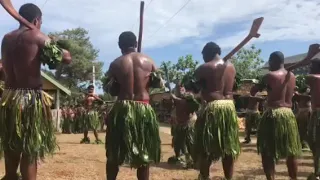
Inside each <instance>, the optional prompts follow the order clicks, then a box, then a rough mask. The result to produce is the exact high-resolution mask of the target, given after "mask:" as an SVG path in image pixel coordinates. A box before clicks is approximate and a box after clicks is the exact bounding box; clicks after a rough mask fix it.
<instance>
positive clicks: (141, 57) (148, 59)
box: [133, 52, 154, 64]
mask: <svg viewBox="0 0 320 180" xmlns="http://www.w3.org/2000/svg"><path fill="white" fill-rule="evenodd" d="M133 56H135V57H136V58H137V59H139V60H140V61H142V62H149V63H151V64H154V61H153V59H152V58H151V57H149V56H148V55H146V54H143V53H138V52H136V53H133Z"/></svg>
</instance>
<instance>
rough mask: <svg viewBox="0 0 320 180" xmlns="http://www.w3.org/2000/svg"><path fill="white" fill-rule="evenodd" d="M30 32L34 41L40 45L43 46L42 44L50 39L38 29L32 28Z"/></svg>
mask: <svg viewBox="0 0 320 180" xmlns="http://www.w3.org/2000/svg"><path fill="white" fill-rule="evenodd" d="M32 34H33V36H34V37H35V40H36V43H37V44H38V45H39V46H40V47H44V45H45V43H46V42H47V41H51V39H50V38H49V37H48V36H47V35H45V34H44V33H42V32H41V31H39V30H33V32H32Z"/></svg>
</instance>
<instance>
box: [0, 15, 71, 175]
mask: <svg viewBox="0 0 320 180" xmlns="http://www.w3.org/2000/svg"><path fill="white" fill-rule="evenodd" d="M31 23H32V24H34V25H35V26H36V27H37V28H35V29H33V30H30V29H28V28H27V27H25V26H23V25H20V27H19V28H18V29H16V30H14V31H12V32H10V33H8V34H6V35H5V36H4V37H3V40H2V46H1V59H2V65H3V72H4V76H5V78H4V80H5V87H7V88H29V89H39V88H41V87H42V82H41V74H40V64H41V63H40V59H39V52H40V49H41V48H43V47H44V45H45V41H50V38H49V37H48V36H46V35H45V34H43V33H42V32H41V31H40V27H41V24H42V20H41V17H38V18H36V19H34V20H33V21H32V22H31ZM62 62H63V63H65V64H69V63H70V62H71V56H70V53H69V52H68V51H66V50H63V61H62ZM28 158H29V157H28V156H27V155H25V154H24V153H22V152H13V151H10V150H7V151H5V168H6V172H5V178H4V179H5V180H16V179H17V169H18V166H19V164H20V172H21V175H22V179H23V180H35V179H36V177H37V162H36V161H33V162H31V163H30V162H29V159H28Z"/></svg>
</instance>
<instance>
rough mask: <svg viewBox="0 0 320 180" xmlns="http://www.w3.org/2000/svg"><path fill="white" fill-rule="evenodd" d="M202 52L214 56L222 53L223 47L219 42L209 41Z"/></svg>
mask: <svg viewBox="0 0 320 180" xmlns="http://www.w3.org/2000/svg"><path fill="white" fill-rule="evenodd" d="M202 54H205V55H207V56H209V57H214V56H216V55H217V54H218V55H221V48H220V47H219V45H218V44H216V43H214V42H208V43H207V44H206V45H205V46H204V47H203V50H202Z"/></svg>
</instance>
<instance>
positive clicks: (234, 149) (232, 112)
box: [193, 42, 240, 180]
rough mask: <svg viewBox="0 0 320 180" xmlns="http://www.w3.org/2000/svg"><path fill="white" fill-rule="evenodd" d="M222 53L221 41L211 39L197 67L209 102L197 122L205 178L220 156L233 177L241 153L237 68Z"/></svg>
mask: <svg viewBox="0 0 320 180" xmlns="http://www.w3.org/2000/svg"><path fill="white" fill-rule="evenodd" d="M220 54H221V49H220V47H219V46H218V45H217V44H215V43H213V42H209V43H207V44H206V45H205V46H204V48H203V50H202V55H203V59H204V61H205V63H204V64H202V65H201V66H200V67H198V68H197V70H196V71H195V76H196V79H197V82H198V84H200V86H201V96H202V99H203V100H204V101H205V102H206V103H205V104H204V106H205V107H204V109H203V110H202V112H201V114H200V116H199V117H198V119H197V121H196V124H195V136H196V139H195V152H194V154H195V156H194V159H193V160H194V161H200V175H199V179H205V180H207V179H209V168H210V165H211V163H212V161H213V160H214V161H215V160H218V159H219V158H222V164H223V169H224V175H225V178H226V179H232V176H233V167H234V161H235V159H236V158H237V157H238V156H239V154H240V142H239V136H238V130H239V127H238V119H237V113H236V109H235V106H234V102H233V92H232V89H233V84H234V79H235V75H236V70H235V68H234V66H233V64H232V63H231V62H230V61H224V60H223V59H221V57H220ZM195 93H197V92H195ZM197 156H198V157H197Z"/></svg>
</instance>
